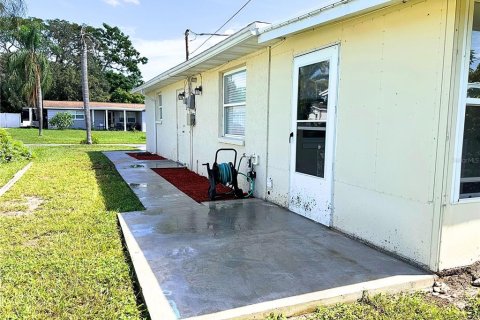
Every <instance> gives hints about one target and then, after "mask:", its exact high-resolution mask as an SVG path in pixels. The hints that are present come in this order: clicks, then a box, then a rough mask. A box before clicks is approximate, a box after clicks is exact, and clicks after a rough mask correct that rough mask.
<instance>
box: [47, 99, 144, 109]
mask: <svg viewBox="0 0 480 320" xmlns="http://www.w3.org/2000/svg"><path fill="white" fill-rule="evenodd" d="M43 107H44V108H45V109H67V110H70V109H83V101H52V100H44V101H43ZM90 108H91V109H92V110H134V111H143V110H145V105H144V104H137V103H114V102H90Z"/></svg>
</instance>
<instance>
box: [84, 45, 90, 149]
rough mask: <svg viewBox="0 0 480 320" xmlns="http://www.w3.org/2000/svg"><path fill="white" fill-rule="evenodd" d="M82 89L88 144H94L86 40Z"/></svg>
mask: <svg viewBox="0 0 480 320" xmlns="http://www.w3.org/2000/svg"><path fill="white" fill-rule="evenodd" d="M82 49H83V50H82V89H83V109H84V110H85V128H86V130H87V144H92V121H91V119H90V117H91V114H90V92H89V88H88V62H87V54H88V48H87V44H86V42H85V40H84V41H83V48H82Z"/></svg>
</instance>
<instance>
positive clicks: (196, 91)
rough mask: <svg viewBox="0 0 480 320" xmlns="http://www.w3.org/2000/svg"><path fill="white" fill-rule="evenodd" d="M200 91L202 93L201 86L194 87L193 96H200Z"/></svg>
mask: <svg viewBox="0 0 480 320" xmlns="http://www.w3.org/2000/svg"><path fill="white" fill-rule="evenodd" d="M202 91H203V89H202V86H199V87H196V88H195V95H197V96H198V95H200V94H202Z"/></svg>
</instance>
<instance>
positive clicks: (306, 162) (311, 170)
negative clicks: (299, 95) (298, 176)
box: [296, 122, 326, 178]
mask: <svg viewBox="0 0 480 320" xmlns="http://www.w3.org/2000/svg"><path fill="white" fill-rule="evenodd" d="M325 138H326V123H321V122H313V123H299V124H297V157H296V171H297V172H300V173H305V174H309V175H312V176H316V177H320V178H324V177H325V174H324V172H325Z"/></svg>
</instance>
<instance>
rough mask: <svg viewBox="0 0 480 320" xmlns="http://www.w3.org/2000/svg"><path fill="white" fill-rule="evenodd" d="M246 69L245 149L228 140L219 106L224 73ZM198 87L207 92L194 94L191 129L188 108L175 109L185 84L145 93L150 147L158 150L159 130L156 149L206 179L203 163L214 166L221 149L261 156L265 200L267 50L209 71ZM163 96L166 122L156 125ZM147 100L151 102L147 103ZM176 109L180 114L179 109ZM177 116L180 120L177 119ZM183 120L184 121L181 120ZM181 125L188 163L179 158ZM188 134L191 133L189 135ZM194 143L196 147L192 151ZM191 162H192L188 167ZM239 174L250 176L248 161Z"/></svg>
mask: <svg viewBox="0 0 480 320" xmlns="http://www.w3.org/2000/svg"><path fill="white" fill-rule="evenodd" d="M240 67H246V69H247V101H246V129H245V132H246V133H245V139H244V145H239V144H238V143H237V142H235V141H232V142H230V141H228V139H227V140H225V139H223V138H222V128H221V123H222V112H223V111H222V107H221V100H220V99H221V98H220V97H221V90H222V88H221V85H222V84H221V83H222V75H223V73H225V72H228V71H230V70H233V69H236V68H240ZM197 80H198V82H197V84H194V85H198V84H199V83H200V81H201V84H202V87H203V94H202V95H199V96H196V105H197V107H196V125H195V126H194V127H193V128H189V127H188V126H187V127H183V126H182V123H184V122H185V121H184V118H185V117H186V111H185V107H183V106H177V90H180V89H181V90H182V91H183V88H184V82H183V81H179V82H177V83H175V84H172V85H169V86H167V87H164V88H159V89H158V90H152V91H150V92H147V96H148V98H147V126H148V130H147V148H148V150H150V151H152V150H154V147H153V146H154V145H155V141H154V137H155V133H154V132H153V131H154V130H151V128H154V127H155V126H156V131H157V143H156V145H157V151H158V153H159V154H161V155H163V156H166V157H168V158H170V159H174V160H179V161H180V162H186V164H187V166H188V167H189V168H190V169H191V170H193V171H195V172H197V173H199V174H201V175H204V176H207V171H206V167H204V166H203V165H202V164H203V163H206V162H210V163H213V161H214V158H215V152H216V150H217V149H219V148H233V149H235V150H237V152H238V158H237V161H238V160H239V158H240V157H241V155H242V154H243V153H246V154H247V155H251V154H253V153H255V154H257V155H259V159H260V163H259V165H258V166H257V167H256V171H257V180H256V192H255V196H256V197H259V198H264V197H265V181H266V161H265V160H266V152H267V147H266V140H267V109H266V105H267V100H268V94H267V93H268V51H267V49H265V50H262V51H259V52H257V53H255V54H253V55H250V56H247V57H245V58H243V59H239V60H236V61H232V62H230V63H228V64H226V65H223V66H222V67H220V68H217V69H213V70H209V71H208V72H205V73H202V75H201V77H200V76H199V75H197ZM160 93H161V94H162V100H163V119H164V120H163V121H162V122H161V123H157V124H155V125H153V123H152V121H150V118H152V117H154V102H153V99H155V97H156V96H157V95H158V94H160ZM148 101H152V102H151V103H149V102H148ZM176 109H177V110H176ZM177 117H178V118H177ZM180 117H181V119H180ZM177 121H178V124H179V130H180V132H181V131H183V130H184V131H185V135H184V136H183V137H182V136H181V135H180V136H179V137H178V141H179V143H186V144H188V147H187V148H186V149H184V150H187V151H186V152H187V153H188V157H186V158H187V159H177V157H178V156H177ZM190 130H192V131H193V132H192V134H191V135H190ZM190 140H192V149H190ZM190 150H193V157H192V160H193V161H190ZM232 160H233V158H232V156H231V154H227V153H225V154H224V155H222V156H221V157H220V158H219V162H228V161H232ZM190 162H191V163H190ZM241 170H242V171H243V172H246V161H245V160H244V161H243V162H242V167H241ZM240 185H241V187H242V188H243V189H244V191H247V190H248V185H247V184H246V182H245V181H243V179H242V178H241V181H240Z"/></svg>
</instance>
